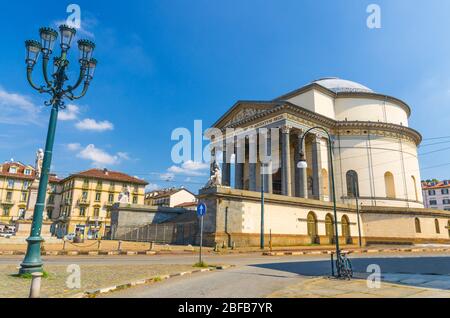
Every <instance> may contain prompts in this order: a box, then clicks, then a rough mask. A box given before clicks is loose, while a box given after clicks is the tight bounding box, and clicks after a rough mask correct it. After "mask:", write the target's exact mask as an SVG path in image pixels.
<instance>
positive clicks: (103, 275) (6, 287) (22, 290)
mask: <svg viewBox="0 0 450 318" xmlns="http://www.w3.org/2000/svg"><path fill="white" fill-rule="evenodd" d="M80 269H81V289H72V290H71V289H69V288H67V286H66V280H67V278H68V277H69V275H70V274H71V273H67V272H66V270H67V266H63V265H48V266H46V267H45V271H46V272H48V273H49V277H48V278H45V279H42V287H41V297H42V298H48V297H50V298H53V297H55V298H62V297H71V296H73V295H75V294H78V293H81V292H83V291H86V290H90V289H94V288H102V287H109V286H111V285H117V284H121V283H127V282H130V281H133V280H139V279H145V278H151V277H157V276H162V275H170V274H175V273H178V272H183V271H187V270H192V269H193V267H192V266H191V265H170V264H169V265H168V264H164V265H154V264H152V265H132V266H130V265H80ZM17 272H18V269H17V267H16V266H13V265H0V298H24V297H28V293H29V288H30V283H31V279H26V278H18V277H14V276H13V275H14V274H16V273H17Z"/></svg>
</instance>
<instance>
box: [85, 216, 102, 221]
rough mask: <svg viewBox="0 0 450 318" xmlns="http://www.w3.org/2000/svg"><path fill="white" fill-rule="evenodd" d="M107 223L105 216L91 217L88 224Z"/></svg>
mask: <svg viewBox="0 0 450 318" xmlns="http://www.w3.org/2000/svg"><path fill="white" fill-rule="evenodd" d="M104 221H105V217H103V216H90V217H89V218H88V222H104Z"/></svg>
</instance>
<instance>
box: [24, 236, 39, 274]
mask: <svg viewBox="0 0 450 318" xmlns="http://www.w3.org/2000/svg"><path fill="white" fill-rule="evenodd" d="M42 241H43V239H42V237H40V236H30V237H29V238H28V239H27V242H28V248H27V254H26V255H25V259H24V260H23V262H22V264H20V270H19V275H23V274H32V273H38V272H39V273H42V272H43V270H44V269H43V268H42V265H43V263H42V259H41V243H42Z"/></svg>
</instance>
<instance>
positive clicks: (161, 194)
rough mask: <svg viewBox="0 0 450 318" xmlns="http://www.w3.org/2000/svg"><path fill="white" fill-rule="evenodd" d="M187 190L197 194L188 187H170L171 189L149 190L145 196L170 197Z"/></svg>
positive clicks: (155, 197) (154, 197)
mask: <svg viewBox="0 0 450 318" xmlns="http://www.w3.org/2000/svg"><path fill="white" fill-rule="evenodd" d="M183 190H184V191H186V192H189V193H190V194H192V195H193V196H195V194H193V193H192V192H191V191H189V190H187V189H186V188H169V189H162V190H155V191H151V192H147V193H146V194H145V198H152V199H159V198H164V197H169V196H171V195H173V194H175V193H178V192H180V191H183Z"/></svg>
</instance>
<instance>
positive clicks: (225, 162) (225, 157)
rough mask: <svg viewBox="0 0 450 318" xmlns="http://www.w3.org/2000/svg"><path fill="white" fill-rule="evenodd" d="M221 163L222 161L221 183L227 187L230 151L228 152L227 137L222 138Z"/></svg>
mask: <svg viewBox="0 0 450 318" xmlns="http://www.w3.org/2000/svg"><path fill="white" fill-rule="evenodd" d="M222 154H223V163H222V185H224V186H226V187H229V186H230V185H231V160H230V159H231V153H228V149H227V139H226V138H224V140H223V151H222Z"/></svg>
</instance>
